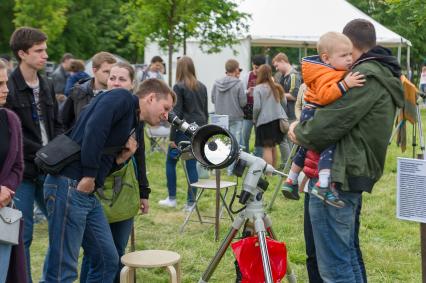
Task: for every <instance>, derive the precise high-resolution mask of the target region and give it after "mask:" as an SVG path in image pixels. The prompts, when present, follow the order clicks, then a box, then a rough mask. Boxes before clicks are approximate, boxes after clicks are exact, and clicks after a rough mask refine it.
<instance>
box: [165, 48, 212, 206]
mask: <svg viewBox="0 0 426 283" xmlns="http://www.w3.org/2000/svg"><path fill="white" fill-rule="evenodd" d="M173 91H174V92H175V93H176V96H177V102H176V106H175V107H174V108H173V111H174V112H175V113H176V115H177V116H178V117H179V118H180V119H185V120H186V121H187V122H188V123H193V122H195V123H197V124H198V125H199V126H203V125H205V124H207V120H208V110H207V89H206V86H205V85H204V84H202V83H201V82H199V81H198V80H197V76H196V75H195V67H194V62H193V61H192V59H191V58H190V57H188V56H182V57H181V58H180V59H179V60H178V62H177V67H176V84H175V85H174V86H173ZM181 141H189V138H188V137H187V136H185V134H183V133H182V132H180V131H178V130H177V129H176V128H175V127H172V129H171V131H170V144H169V149H168V152H167V159H166V176H167V189H168V192H169V196H168V197H167V198H166V199H164V200H160V201H159V204H160V205H162V206H167V207H176V164H177V162H178V150H177V145H178V144H179V142H181ZM196 164H197V163H196V160H195V159H191V160H187V161H186V169H187V172H188V177H189V180H190V182H191V183H194V182H197V181H198V174H197V168H196ZM196 194H197V191H196V189H195V188H192V187H188V194H187V203H186V206H185V207H184V210H185V211H190V210H192V209H193V208H194V202H195V196H196Z"/></svg>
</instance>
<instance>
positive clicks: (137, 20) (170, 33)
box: [121, 0, 248, 85]
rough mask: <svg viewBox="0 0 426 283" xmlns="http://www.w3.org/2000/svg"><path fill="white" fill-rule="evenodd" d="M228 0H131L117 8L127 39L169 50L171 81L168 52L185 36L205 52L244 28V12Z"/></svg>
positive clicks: (224, 43)
mask: <svg viewBox="0 0 426 283" xmlns="http://www.w3.org/2000/svg"><path fill="white" fill-rule="evenodd" d="M236 8H237V4H236V3H234V2H232V1H230V0H204V1H199V0H157V1H150V0H132V1H130V2H128V3H126V4H124V5H123V6H122V8H121V12H122V14H123V16H124V17H125V19H126V20H127V28H126V33H127V34H128V35H129V40H130V41H131V42H134V43H135V44H136V45H137V46H138V47H140V48H142V47H143V46H144V45H145V42H146V41H147V40H150V41H156V42H158V44H159V45H160V47H161V48H163V49H167V50H168V54H169V62H168V68H169V69H168V73H169V84H170V85H171V82H172V55H173V51H174V50H175V48H176V47H178V46H182V45H183V46H184V49H185V42H186V39H187V38H188V37H193V38H198V39H200V40H201V41H200V43H201V46H202V47H203V48H204V50H205V51H206V52H218V51H219V50H220V48H222V47H224V46H232V45H233V44H235V43H236V42H237V40H238V37H240V36H242V35H243V32H244V31H247V29H248V26H247V25H246V24H245V20H246V19H247V17H248V15H247V14H246V13H240V12H238V11H237V9H236Z"/></svg>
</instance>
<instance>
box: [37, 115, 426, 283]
mask: <svg viewBox="0 0 426 283" xmlns="http://www.w3.org/2000/svg"><path fill="white" fill-rule="evenodd" d="M422 114H423V121H424V122H423V125H425V116H426V115H425V114H426V112H425V111H423V113H422ZM411 129H412V126H411V125H409V126H408V133H409V134H408V144H409V145H410V146H409V147H407V151H406V152H405V153H401V150H400V149H399V148H397V147H396V146H395V142H394V141H393V142H392V145H391V146H390V148H389V151H388V156H387V162H386V168H385V173H384V175H383V177H382V179H381V180H380V181H379V182H378V183H377V184H376V186H375V188H374V190H373V193H372V194H364V197H363V200H364V202H363V209H362V217H361V229H360V239H361V240H360V241H361V247H362V250H363V255H364V261H365V263H366V268H367V274H368V278H369V282H421V258H420V240H419V239H420V233H419V224H418V223H414V222H408V221H401V220H398V219H396V197H395V195H396V157H399V156H404V157H411V156H412V147H411ZM147 164H148V171H149V175H148V178H149V180H150V184H151V188H152V194H151V197H150V206H151V207H150V213H149V214H148V215H143V216H142V215H141V216H137V217H136V223H135V229H136V247H137V249H138V250H144V249H165V250H172V251H176V252H178V253H180V254H181V255H182V271H183V282H198V279H199V278H200V276H201V274H202V273H203V272H204V270H205V268H206V267H207V265H208V263H209V261H210V259H211V258H212V257H213V255H214V254H215V252H216V250H217V248H218V246H219V245H220V241H221V239H223V237H224V236H225V235H226V234H227V231H228V229H229V227H230V224H231V221H230V220H229V219H224V220H222V221H221V229H220V232H221V235H220V240H219V241H218V242H215V241H214V227H213V225H201V224H198V223H195V222H193V223H189V224H188V226H187V228H186V230H185V232H184V233H183V234H179V227H180V225H181V224H182V222H183V220H184V213H183V212H182V211H181V209H180V208H181V207H182V206H183V205H184V204H185V199H186V185H185V184H186V181H185V179H184V174H183V170H182V168H181V166H180V163H179V165H178V196H177V197H178V208H179V209H166V208H162V207H160V206H159V205H158V204H157V203H158V201H159V200H160V199H163V198H164V197H165V196H166V195H167V189H166V178H165V157H164V155H163V154H162V153H153V154H150V155H149V156H148V161H147ZM222 175H226V172H225V171H224V172H223V174H222ZM226 178H228V177H226ZM268 180H269V182H270V186H269V189H268V191H267V192H266V194H265V197H264V199H265V202H268V201H270V199H271V197H272V193H273V191H274V188H275V185H276V183H277V182H278V177H270V178H269V179H268ZM239 182H240V183H241V180H239ZM200 208H201V210H202V212H203V214H211V215H213V210H214V193H213V192H211V193H210V192H206V193H205V195H204V196H203V198H202V201H201V204H200ZM269 216H270V217H271V219H272V221H273V229H274V231H275V233H276V235H277V237H278V239H279V240H281V241H284V242H285V243H286V245H287V248H288V252H289V257H290V261H291V262H292V266H293V268H294V270H295V272H296V274H297V278H298V281H299V282H308V279H307V272H306V270H305V245H304V239H303V201H289V200H286V199H284V198H283V197H282V195H281V194H280V195H279V196H278V198H277V200H276V202H275V204H274V207H273V210H272V211H271V212H270V213H269ZM193 219H195V215H194V218H193ZM46 248H47V224H46V223H45V222H44V223H41V224H37V225H36V226H35V232H34V240H33V244H32V248H31V252H32V259H31V260H32V268H33V279H34V280H35V281H37V280H38V279H39V278H40V273H41V270H42V266H43V258H44V254H45V250H46ZM233 262H234V257H233V254H232V252H231V250H230V249H228V251H227V252H226V254H225V256H224V257H223V258H222V261H221V262H220V264H219V266H218V267H217V269H216V271H215V273H214V274H213V276H212V278H211V280H210V282H235V270H234V263H233ZM137 275H138V280H137V282H168V275H167V273H166V272H165V271H164V270H161V269H153V270H140V271H139V270H138V272H137Z"/></svg>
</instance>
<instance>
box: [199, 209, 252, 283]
mask: <svg viewBox="0 0 426 283" xmlns="http://www.w3.org/2000/svg"><path fill="white" fill-rule="evenodd" d="M245 220H246V219H245V216H244V215H241V214H240V215H238V216H237V217H236V218H235V220H234V222H233V223H232V227H231V229H230V230H229V232H228V235H227V236H226V237H225V239H223V241H222V243H221V244H220V247H219V249H218V251H217V252H216V254H215V256H214V257H213V258H212V260H211V261H210V263H209V265H208V266H207V268H206V270H205V271H204V273H203V275H202V276H201V278H200V280H199V281H198V283H205V282H208V281H209V280H210V278H211V277H212V275H213V272H214V271H215V270H216V267H217V265H218V264H219V262H220V260H221V259H222V257H223V255H224V254H225V252H226V250H227V249H228V247H229V245H230V244H231V242H232V240H233V239H234V238H235V236H236V235H237V233H238V230H239V229H240V228H241V226H243V224H244V222H245Z"/></svg>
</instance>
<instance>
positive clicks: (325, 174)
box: [318, 169, 330, 188]
mask: <svg viewBox="0 0 426 283" xmlns="http://www.w3.org/2000/svg"><path fill="white" fill-rule="evenodd" d="M318 176H319V184H320V187H323V188H326V187H328V184H329V179H330V169H324V170H321V171H319V173H318Z"/></svg>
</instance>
